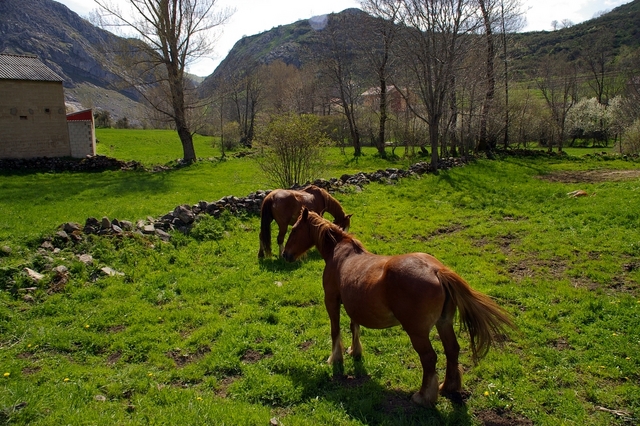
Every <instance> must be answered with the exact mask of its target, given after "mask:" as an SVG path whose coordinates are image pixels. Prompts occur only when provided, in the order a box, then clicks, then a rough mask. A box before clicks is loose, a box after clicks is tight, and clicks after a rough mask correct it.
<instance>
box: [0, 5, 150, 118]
mask: <svg viewBox="0 0 640 426" xmlns="http://www.w3.org/2000/svg"><path fill="white" fill-rule="evenodd" d="M122 40H123V39H121V38H120V37H117V36H115V35H114V34H112V33H110V32H109V31H105V30H102V29H100V28H98V27H96V26H94V25H93V24H91V23H90V22H89V21H87V20H85V19H83V18H81V17H80V16H78V15H77V14H76V13H75V12H73V11H71V10H70V9H69V8H67V7H66V6H65V5H63V4H61V3H58V2H55V1H52V0H28V1H25V0H0V52H11V53H19V54H33V55H37V56H38V57H39V58H40V60H42V62H44V63H45V64H46V65H47V66H48V67H50V68H51V69H52V70H54V71H55V72H56V73H57V74H58V75H59V76H60V77H62V78H63V80H64V87H65V96H66V101H67V103H68V104H70V105H74V106H75V107H76V108H78V109H80V108H83V107H84V108H88V107H94V108H100V109H104V110H106V111H109V112H110V113H111V115H112V116H113V118H120V117H124V116H129V117H133V116H135V115H136V114H137V113H138V110H139V109H140V108H141V105H140V103H139V102H138V100H139V99H138V98H137V96H136V94H135V92H131V91H130V92H127V91H117V90H115V89H114V83H115V82H117V81H118V78H117V76H116V74H115V73H114V72H113V71H112V70H110V69H109V65H110V64H111V63H112V61H110V60H109V58H108V53H105V52H108V51H113V47H114V46H117V45H118V44H119V43H121V42H122Z"/></svg>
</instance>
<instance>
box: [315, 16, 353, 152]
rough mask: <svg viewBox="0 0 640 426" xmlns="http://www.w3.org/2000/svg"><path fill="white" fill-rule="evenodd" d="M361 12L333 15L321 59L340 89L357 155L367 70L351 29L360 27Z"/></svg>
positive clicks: (324, 32) (323, 35)
mask: <svg viewBox="0 0 640 426" xmlns="http://www.w3.org/2000/svg"><path fill="white" fill-rule="evenodd" d="M359 13H362V12H359V11H358V12H353V13H351V12H347V13H343V14H341V15H334V16H331V17H330V18H329V22H328V23H327V26H326V28H324V29H323V30H322V33H321V42H322V44H323V48H322V52H323V53H322V57H321V58H319V59H320V62H321V63H322V67H323V71H324V72H325V73H326V76H327V77H328V79H329V80H330V81H331V83H332V86H333V88H334V90H335V91H336V100H337V103H338V106H339V109H340V110H341V112H342V113H343V114H344V116H345V118H346V120H347V124H348V126H349V135H350V139H351V144H352V145H353V149H354V155H355V156H360V155H361V153H362V148H361V143H360V129H359V127H358V120H357V114H358V111H357V105H358V103H359V100H360V97H361V94H362V93H363V92H364V90H363V81H364V78H363V73H364V71H363V70H362V69H359V68H358V67H359V65H360V63H359V62H358V58H357V57H356V54H355V52H356V49H355V45H356V43H355V42H354V39H353V33H352V31H351V30H352V28H353V27H357V24H358V19H360V16H358V15H357V14H359Z"/></svg>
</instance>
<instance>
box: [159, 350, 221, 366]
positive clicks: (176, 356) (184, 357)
mask: <svg viewBox="0 0 640 426" xmlns="http://www.w3.org/2000/svg"><path fill="white" fill-rule="evenodd" d="M209 352H211V348H210V347H208V346H202V347H199V348H198V349H197V350H196V351H195V352H183V351H181V350H180V349H173V350H171V351H169V352H167V356H168V357H169V358H171V359H172V360H173V361H174V362H175V363H176V365H177V366H178V367H184V366H185V365H186V364H188V363H190V362H193V361H197V360H199V359H200V358H202V357H203V356H205V355H206V354H208V353H209Z"/></svg>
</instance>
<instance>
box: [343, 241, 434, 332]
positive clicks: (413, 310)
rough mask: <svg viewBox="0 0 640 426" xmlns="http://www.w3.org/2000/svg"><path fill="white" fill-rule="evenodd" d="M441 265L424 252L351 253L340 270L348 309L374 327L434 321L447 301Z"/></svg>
mask: <svg viewBox="0 0 640 426" xmlns="http://www.w3.org/2000/svg"><path fill="white" fill-rule="evenodd" d="M442 267H443V265H442V264H441V263H440V262H439V261H438V260H437V259H435V258H433V257H432V256H429V255H426V254H424V253H412V254H405V255H397V256H379V255H375V254H371V253H363V254H361V255H357V256H350V259H349V260H346V261H345V262H343V263H342V265H341V267H340V271H339V277H340V278H339V280H340V293H341V297H342V301H343V304H344V306H345V309H346V311H347V313H348V314H349V316H350V317H351V318H353V319H354V320H355V321H356V322H359V323H360V324H362V325H364V326H366V327H371V328H384V327H390V326H393V325H397V324H399V323H401V324H402V325H403V326H405V327H407V326H408V325H409V323H410V322H413V321H415V320H418V321H423V323H424V324H425V325H426V324H433V321H435V319H437V318H438V317H439V315H440V313H441V311H442V306H443V304H444V301H445V292H444V288H443V287H442V285H441V284H440V281H439V279H438V277H437V275H436V272H437V271H438V270H439V269H440V268H442ZM425 315H426V316H428V318H427V317H425ZM354 317H355V318H354Z"/></svg>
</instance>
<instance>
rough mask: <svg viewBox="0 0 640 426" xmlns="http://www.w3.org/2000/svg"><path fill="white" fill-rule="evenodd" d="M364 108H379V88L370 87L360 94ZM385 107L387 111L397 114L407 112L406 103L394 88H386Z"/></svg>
mask: <svg viewBox="0 0 640 426" xmlns="http://www.w3.org/2000/svg"><path fill="white" fill-rule="evenodd" d="M362 102H363V104H364V106H365V107H369V108H373V109H376V110H377V109H378V108H379V107H380V87H372V88H370V89H369V90H367V91H366V92H364V93H363V94H362ZM387 105H388V108H389V111H391V112H393V113H395V114H398V113H400V112H405V111H406V110H407V101H406V99H405V98H404V97H403V96H402V94H401V93H400V91H399V90H398V89H397V87H396V86H387Z"/></svg>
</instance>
